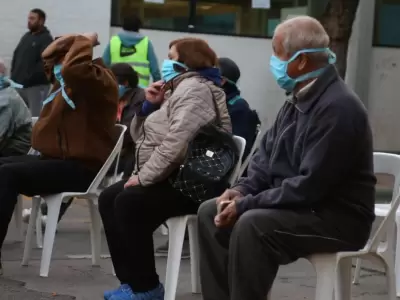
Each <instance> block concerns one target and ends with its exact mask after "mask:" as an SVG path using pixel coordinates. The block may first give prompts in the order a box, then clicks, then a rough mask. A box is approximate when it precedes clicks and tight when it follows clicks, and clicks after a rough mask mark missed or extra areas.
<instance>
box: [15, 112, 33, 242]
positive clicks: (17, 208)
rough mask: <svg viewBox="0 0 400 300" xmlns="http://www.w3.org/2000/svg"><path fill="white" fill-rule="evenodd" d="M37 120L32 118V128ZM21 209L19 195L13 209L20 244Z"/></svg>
mask: <svg viewBox="0 0 400 300" xmlns="http://www.w3.org/2000/svg"><path fill="white" fill-rule="evenodd" d="M37 120H38V117H32V126H33V125H35V124H36V122H37ZM34 151H35V150H34V149H33V148H31V149H29V151H28V154H29V155H33V154H34ZM22 209H23V198H22V196H21V195H19V196H18V200H17V203H16V205H15V208H14V221H15V227H16V229H17V233H18V241H20V242H22V241H23V239H24V233H23V228H22Z"/></svg>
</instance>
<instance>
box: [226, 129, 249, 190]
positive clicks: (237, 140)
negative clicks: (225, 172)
mask: <svg viewBox="0 0 400 300" xmlns="http://www.w3.org/2000/svg"><path fill="white" fill-rule="evenodd" d="M233 140H234V142H235V144H236V146H237V148H238V149H239V159H238V162H237V164H236V166H235V168H234V169H233V172H232V175H231V178H230V179H229V184H230V185H233V184H234V183H235V182H236V181H237V180H238V178H239V171H240V166H241V164H242V157H243V153H244V148H246V140H245V139H244V138H242V137H240V136H237V135H235V136H233Z"/></svg>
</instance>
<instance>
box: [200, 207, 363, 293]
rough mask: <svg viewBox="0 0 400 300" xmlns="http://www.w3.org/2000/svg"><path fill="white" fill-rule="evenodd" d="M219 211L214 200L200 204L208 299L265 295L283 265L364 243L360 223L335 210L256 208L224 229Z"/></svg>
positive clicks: (203, 285) (204, 277)
mask: <svg viewBox="0 0 400 300" xmlns="http://www.w3.org/2000/svg"><path fill="white" fill-rule="evenodd" d="M213 201H214V203H213ZM215 215H216V205H215V200H212V201H211V202H207V203H205V204H203V205H202V206H201V207H200V209H199V214H198V218H199V219H198V224H199V242H200V255H201V260H202V262H203V263H202V264H201V266H200V268H201V269H200V271H201V276H202V289H203V296H204V298H205V299H221V300H225V299H226V300H228V299H230V300H242V299H254V300H261V299H265V296H266V295H267V293H268V291H269V290H270V288H271V287H272V284H273V282H274V279H275V276H276V273H277V271H278V268H279V265H283V264H288V263H290V262H293V261H295V260H297V259H298V258H302V257H307V256H310V255H312V254H315V253H330V252H338V251H354V250H358V249H360V248H362V247H363V246H364V243H365V237H360V236H359V234H358V233H359V229H360V224H356V222H355V221H354V222H353V221H352V220H351V219H350V218H345V219H342V220H343V222H341V224H338V222H332V220H335V219H337V217H338V215H336V216H335V215H334V214H333V213H332V212H317V213H315V212H312V211H311V210H303V211H301V210H299V211H293V210H273V209H254V210H249V211H247V212H246V213H244V214H243V215H242V216H240V218H239V219H238V221H237V222H236V224H235V225H234V227H233V229H222V230H221V229H218V228H216V227H215V225H214V217H215ZM230 231H231V232H230ZM221 245H222V246H223V247H221ZM224 248H225V249H224ZM228 248H229V250H228ZM228 251H229V258H228ZM228 261H229V264H228V267H227V266H226V265H225V264H224V263H225V262H228ZM260 262H263V263H260ZM226 271H227V272H228V274H227V273H226ZM228 287H229V288H228Z"/></svg>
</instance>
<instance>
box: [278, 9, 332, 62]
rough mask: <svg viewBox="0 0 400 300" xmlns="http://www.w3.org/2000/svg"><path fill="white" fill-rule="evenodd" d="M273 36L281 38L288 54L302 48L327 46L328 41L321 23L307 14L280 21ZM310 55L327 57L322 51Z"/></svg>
mask: <svg viewBox="0 0 400 300" xmlns="http://www.w3.org/2000/svg"><path fill="white" fill-rule="evenodd" d="M275 36H279V37H280V38H281V41H282V46H283V49H284V50H285V53H286V54H287V55H289V56H291V55H293V54H295V53H296V52H297V51H299V50H303V49H311V48H327V47H329V42H330V41H329V36H328V34H327V33H326V31H325V29H324V27H323V26H322V24H321V23H320V22H319V21H318V20H316V19H314V18H312V17H309V16H298V17H294V18H291V19H288V20H286V21H284V22H282V23H281V24H279V25H278V26H277V27H276V29H275V32H274V37H275ZM312 56H319V57H320V58H322V57H321V56H323V57H324V58H327V57H328V54H327V53H325V52H322V53H315V54H313V55H312ZM315 58H317V57H315Z"/></svg>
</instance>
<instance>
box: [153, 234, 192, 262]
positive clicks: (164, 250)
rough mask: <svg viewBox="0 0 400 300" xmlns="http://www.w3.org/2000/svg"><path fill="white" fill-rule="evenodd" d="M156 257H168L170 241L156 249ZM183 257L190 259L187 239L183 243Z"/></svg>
mask: <svg viewBox="0 0 400 300" xmlns="http://www.w3.org/2000/svg"><path fill="white" fill-rule="evenodd" d="M155 256H157V257H168V241H167V242H166V243H165V244H164V245H161V246H159V247H158V248H157V249H156V253H155ZM181 257H182V258H183V259H187V258H190V248H189V241H188V240H186V239H185V240H184V241H183V247H182V256H181Z"/></svg>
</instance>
